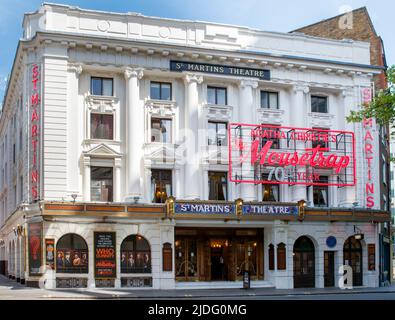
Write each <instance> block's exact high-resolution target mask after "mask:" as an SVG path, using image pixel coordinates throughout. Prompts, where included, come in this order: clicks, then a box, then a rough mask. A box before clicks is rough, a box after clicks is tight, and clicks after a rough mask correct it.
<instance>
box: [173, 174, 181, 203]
mask: <svg viewBox="0 0 395 320" xmlns="http://www.w3.org/2000/svg"><path fill="white" fill-rule="evenodd" d="M173 186H174V189H173V196H174V197H176V198H180V197H181V192H182V190H181V188H182V181H181V168H179V167H175V168H174V183H173Z"/></svg>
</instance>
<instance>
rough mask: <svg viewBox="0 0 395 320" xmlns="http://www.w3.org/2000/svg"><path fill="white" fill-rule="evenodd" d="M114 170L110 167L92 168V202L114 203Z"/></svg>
mask: <svg viewBox="0 0 395 320" xmlns="http://www.w3.org/2000/svg"><path fill="white" fill-rule="evenodd" d="M112 186H113V170H112V168H110V167H92V168H91V199H92V201H109V202H111V201H112V198H113V193H112Z"/></svg>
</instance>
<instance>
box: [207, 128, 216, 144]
mask: <svg viewBox="0 0 395 320" xmlns="http://www.w3.org/2000/svg"><path fill="white" fill-rule="evenodd" d="M207 135H208V145H209V146H213V145H216V144H217V141H216V140H217V123H216V122H209V123H208V133H207Z"/></svg>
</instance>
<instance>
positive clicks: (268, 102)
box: [261, 91, 279, 109]
mask: <svg viewBox="0 0 395 320" xmlns="http://www.w3.org/2000/svg"><path fill="white" fill-rule="evenodd" d="M261 108H266V109H278V108H279V106H278V92H270V91H261Z"/></svg>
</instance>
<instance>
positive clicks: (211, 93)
mask: <svg viewBox="0 0 395 320" xmlns="http://www.w3.org/2000/svg"><path fill="white" fill-rule="evenodd" d="M207 103H210V104H215V88H207Z"/></svg>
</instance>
